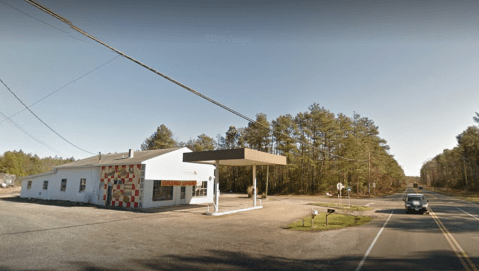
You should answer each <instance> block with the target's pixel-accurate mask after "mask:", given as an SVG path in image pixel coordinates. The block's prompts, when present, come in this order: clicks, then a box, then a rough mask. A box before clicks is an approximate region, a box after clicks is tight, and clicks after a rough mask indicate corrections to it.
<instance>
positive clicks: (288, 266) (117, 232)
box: [0, 194, 397, 270]
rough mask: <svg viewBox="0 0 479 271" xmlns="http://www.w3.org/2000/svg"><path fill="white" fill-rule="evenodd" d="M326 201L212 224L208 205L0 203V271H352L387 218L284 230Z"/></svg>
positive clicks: (229, 198)
mask: <svg viewBox="0 0 479 271" xmlns="http://www.w3.org/2000/svg"><path fill="white" fill-rule="evenodd" d="M328 201H334V199H327V198H320V197H306V196H305V197H288V196H271V197H269V198H268V200H263V201H262V203H263V206H264V208H263V209H260V210H254V211H248V212H241V213H237V214H231V215H226V216H220V217H212V216H206V215H204V214H203V213H204V212H206V210H207V207H206V205H196V206H191V205H189V206H180V207H168V208H158V209H152V210H149V212H132V211H127V210H115V209H105V208H98V207H94V206H72V207H68V206H66V207H65V206H59V205H45V204H41V203H31V202H21V201H18V200H16V199H15V198H0V240H1V242H0V251H1V253H0V270H19V269H21V270H183V269H189V270H211V269H224V270H250V269H256V270H292V269H295V270H313V269H314V270H318V269H331V268H339V267H341V269H348V268H349V269H354V268H355V266H356V265H357V262H358V261H359V260H360V258H361V257H362V255H363V254H364V251H365V250H366V249H367V247H368V246H369V243H370V241H368V240H370V239H371V238H372V237H373V236H374V235H375V234H376V233H377V229H378V227H379V226H381V223H382V222H383V217H384V216H385V214H382V213H381V212H379V213H377V212H375V210H372V211H368V212H362V214H369V215H373V216H376V217H378V219H376V220H375V221H373V222H372V223H370V224H367V225H364V226H360V227H355V228H347V229H342V230H336V231H328V232H294V231H288V230H286V229H284V228H283V227H284V226H285V225H287V224H289V223H290V222H292V221H294V220H296V219H299V218H302V217H304V216H307V215H309V214H310V211H311V206H310V205H307V203H310V202H328ZM370 201H371V199H366V200H364V199H363V200H352V204H354V205H365V204H367V203H368V202H370ZM258 203H259V202H258ZM236 204H237V205H238V206H244V205H248V204H251V205H252V199H248V198H247V197H246V196H245V195H239V194H222V195H221V198H220V209H221V206H222V205H223V206H233V205H236ZM383 204H390V205H394V204H397V203H395V202H388V201H387V200H386V201H384V203H383ZM315 209H318V210H319V211H320V212H322V211H325V208H323V207H315ZM358 259H359V260H358Z"/></svg>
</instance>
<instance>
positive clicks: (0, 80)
mask: <svg viewBox="0 0 479 271" xmlns="http://www.w3.org/2000/svg"><path fill="white" fill-rule="evenodd" d="M0 82H1V83H2V84H3V85H4V86H5V87H6V88H7V89H8V91H10V93H12V95H13V96H15V98H16V99H17V100H18V101H19V102H20V103H21V104H23V106H25V108H26V109H27V110H28V111H30V113H32V115H33V116H35V118H37V119H38V120H39V121H40V122H41V123H43V124H44V125H45V126H47V127H48V129H50V130H51V131H52V132H54V133H55V134H56V135H57V136H59V137H60V138H61V139H63V140H65V141H66V142H67V143H68V144H70V145H72V146H73V147H75V148H77V149H79V150H82V151H84V152H86V153H89V154H95V153H93V152H89V151H87V150H84V149H82V148H80V147H78V146H77V145H75V144H73V143H71V142H70V141H68V140H67V139H66V138H64V137H63V136H61V135H60V134H59V133H57V131H55V130H53V128H52V127H50V126H49V125H48V124H46V122H44V121H43V120H42V119H40V117H38V116H37V115H36V114H35V113H33V111H32V110H31V109H30V108H28V106H27V105H26V104H25V103H24V102H23V101H22V100H21V99H20V98H18V96H17V95H16V94H15V93H14V92H13V91H12V90H11V89H10V88H9V87H8V86H7V85H6V84H5V83H4V82H3V80H2V79H0Z"/></svg>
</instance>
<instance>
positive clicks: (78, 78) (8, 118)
mask: <svg viewBox="0 0 479 271" xmlns="http://www.w3.org/2000/svg"><path fill="white" fill-rule="evenodd" d="M0 2H1V0H0ZM119 57H120V55H117V56H115V57H114V58H112V59H110V60H108V61H107V62H105V63H103V64H101V65H100V66H98V67H96V68H94V69H93V70H91V71H89V72H87V73H85V74H83V75H82V76H80V77H77V78H76V79H74V80H72V81H70V82H68V83H66V84H65V85H63V86H61V87H60V88H58V89H57V90H55V91H53V92H52V93H50V94H48V95H47V96H45V97H43V98H41V99H40V100H38V101H36V102H34V103H32V104H31V105H29V106H28V107H27V108H24V109H22V110H20V111H18V112H17V113H15V114H13V115H11V116H10V117H7V118H6V119H4V120H2V121H0V123H2V122H4V121H6V120H10V119H11V118H13V117H14V116H16V115H18V114H20V113H21V112H23V111H25V110H27V109H28V108H30V107H32V106H34V105H36V104H37V103H39V102H41V101H43V100H45V99H46V98H48V97H50V96H52V95H53V94H55V93H57V92H58V91H60V90H62V89H63V88H65V87H66V86H68V85H70V84H72V83H74V82H76V81H78V80H80V79H82V78H83V77H85V76H87V75H89V74H90V73H92V72H94V71H96V70H98V69H99V68H101V67H103V66H105V65H106V64H108V63H110V62H112V61H113V60H115V59H117V58H119Z"/></svg>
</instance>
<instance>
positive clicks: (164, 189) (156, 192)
mask: <svg viewBox="0 0 479 271" xmlns="http://www.w3.org/2000/svg"><path fill="white" fill-rule="evenodd" d="M152 200H153V201H160V200H173V186H161V181H153V199H152Z"/></svg>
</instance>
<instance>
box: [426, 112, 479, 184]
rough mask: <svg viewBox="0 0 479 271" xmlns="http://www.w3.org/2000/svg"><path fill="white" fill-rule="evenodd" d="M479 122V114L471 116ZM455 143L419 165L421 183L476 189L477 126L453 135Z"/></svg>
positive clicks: (478, 161) (478, 159)
mask: <svg viewBox="0 0 479 271" xmlns="http://www.w3.org/2000/svg"><path fill="white" fill-rule="evenodd" d="M473 119H474V121H475V122H476V123H477V124H479V113H476V116H474V117H473ZM456 139H457V146H456V147H454V148H453V149H452V150H449V149H445V150H444V151H443V152H442V153H441V154H438V155H436V156H435V157H434V158H432V159H431V160H429V161H426V162H425V163H424V165H423V166H422V167H421V182H422V183H424V184H427V185H431V186H435V187H450V188H457V189H466V190H471V191H479V127H478V126H469V127H467V129H466V130H465V131H464V132H462V133H461V134H459V135H457V136H456Z"/></svg>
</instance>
